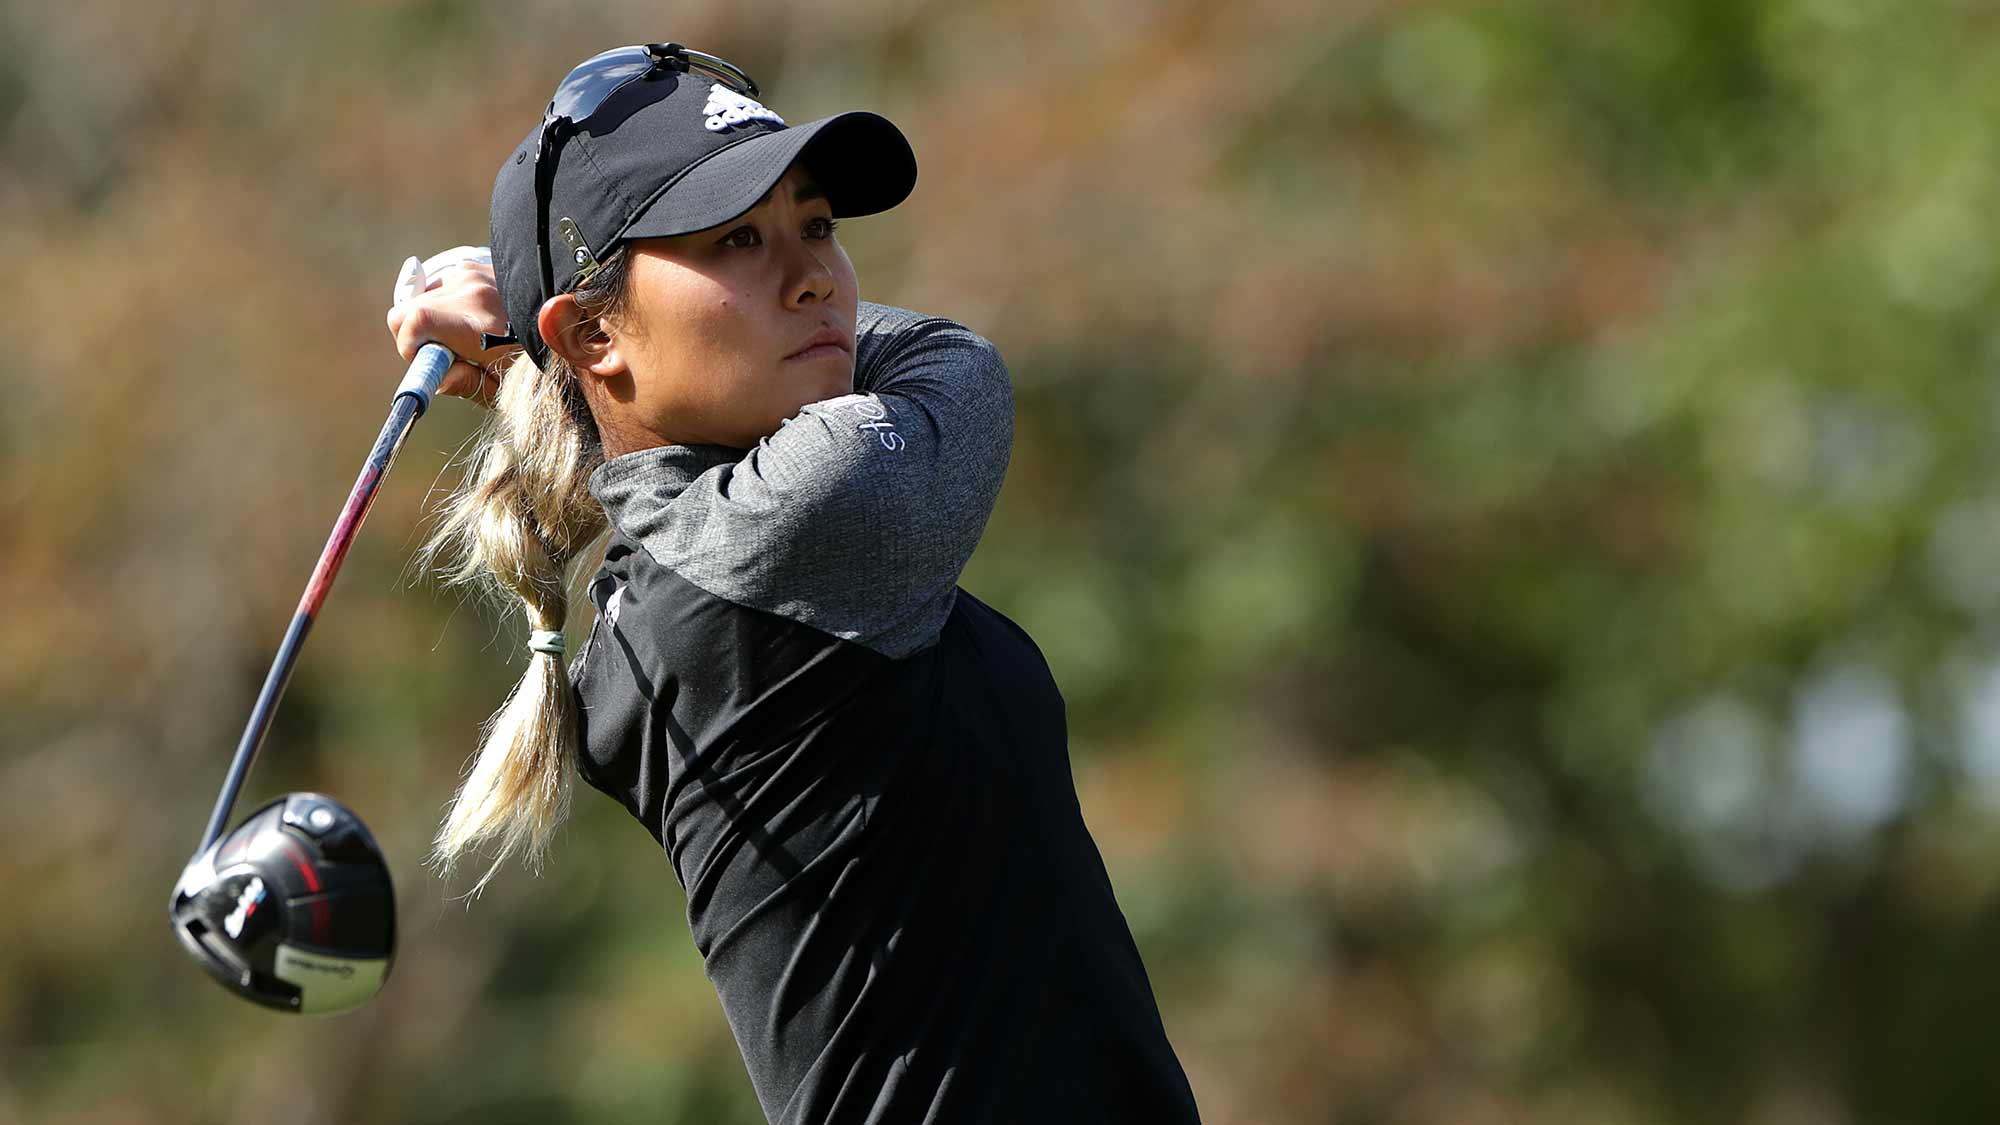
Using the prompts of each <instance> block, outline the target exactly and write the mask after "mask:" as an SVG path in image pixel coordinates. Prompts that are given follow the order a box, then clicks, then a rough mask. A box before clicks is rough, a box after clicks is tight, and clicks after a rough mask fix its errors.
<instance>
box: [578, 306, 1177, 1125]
mask: <svg viewBox="0 0 2000 1125" xmlns="http://www.w3.org/2000/svg"><path fill="white" fill-rule="evenodd" d="M858 328H859V340H858V347H857V354H856V376H855V378H856V387H857V390H858V391H859V392H860V393H857V394H854V395H850V396H845V397H843V398H838V399H832V400H828V401H826V402H821V403H815V404H813V405H811V406H808V407H806V408H805V409H804V410H803V411H802V412H801V413H800V415H799V416H798V417H796V418H793V419H791V420H790V421H788V422H787V423H786V424H785V425H784V426H783V427H782V428H781V429H780V430H779V432H778V433H776V434H774V435H772V436H771V437H769V438H766V439H765V440H764V441H762V442H760V443H759V445H758V446H757V448H755V449H752V450H740V449H723V448H717V447H686V446H673V447H663V448H658V449H650V450H644V451H641V452H637V453H632V454H628V455H626V456H623V457H620V458H617V459H615V460H613V461H610V462H608V463H606V464H605V465H604V466H602V467H601V468H599V469H598V471H597V472H596V473H595V474H593V476H592V478H591V489H592V491H593V493H594V494H595V495H596V496H597V497H598V499H599V500H600V502H602V503H603V505H604V507H605V511H606V513H607V514H608V515H609V517H610V519H611V523H612V528H613V531H612V539H611V546H610V550H609V552H608V554H607V556H606V559H605V563H604V567H603V570H602V571H601V572H600V573H599V575H598V577H597V579H596V581H595V583H594V584H593V586H592V589H591V596H592V600H593V601H594V602H595V604H596V606H597V610H598V621H597V624H596V626H595V627H594V628H593V630H592V634H591V639H590V640H589V642H587V644H586V646H585V648H584V649H583V651H582V652H581V653H579V655H578V658H577V660H576V661H575V662H574V665H573V667H572V675H573V678H574V681H575V684H576V688H577V691H578V694H579V698H580V702H581V704H582V709H581V713H582V733H583V745H584V753H583V754H582V756H581V760H580V767H581V771H582V773H583V776H584V778H585V779H586V780H587V781H588V782H589V783H590V784H591V785H592V786H594V787H596V788H597V789H600V790H602V791H603V792H605V793H607V794H609V795H610V796H611V797H613V798H615V799H616V800H618V801H619V802H620V803H621V804H623V805H624V806H625V808H626V809H627V810H628V811H630V812H631V813H632V815H633V816H635V817H637V818H638V819H639V820H640V821H641V822H642V823H643V824H645V825H646V827H647V829H648V830H649V831H651V832H652V833H653V835H654V836H655V837H656V838H657V839H659V841H660V842H661V844H662V846H663V847H664V848H665V850H666V854H667V856H668V858H669V859H670V860H671V861H672V863H673V867H674V871H675V873H676V874H677V875H678V876H679V878H680V880H681V883H682V885H683V886H684V887H685V888H686V891H687V900H688V923H689V927H690V929H691V930H692V933H693V936H694V940H695V943H696V945H697V947H698V948H699V949H700V951H701V955H702V958H703V960H704V961H705V963H706V965H707V970H708V975H709V977H710V979H711V980H712V981H713V982H714V984H715V989H716V993H717V995H718V996H719V997H720V998H721V1001H722V1007H723V1011H724V1012H725V1014H726V1015H727V1017H728V1020H729V1024H730V1027H731V1028H732V1030H733V1031H734V1032H735V1035H736V1040H737V1043H738V1044H739V1045H740V1047H741V1048H742V1052H743V1058H744V1061H745V1063H746V1064H747V1065H748V1067H749V1072H750V1078H751V1081H752V1084H753V1085H754V1086H755V1088H756V1091H757V1096H758V1099H759V1100H760V1101H761V1102H762V1104H763V1107H764V1111H765V1113H766V1114H767V1115H768V1116H769V1117H770V1119H771V1120H772V1121H773V1122H920V1121H935V1122H985V1121H990V1122H1070V1121H1074V1122H1109V1121H1132V1122H1141V1121H1143V1122H1161V1123H1164V1122H1184V1121H1194V1120H1196V1113H1195V1106H1194V1099H1193V1096H1192V1094H1191V1093H1190V1091H1189V1088H1188V1084H1187V1079H1186V1077H1185V1076H1184V1075H1183V1073H1182V1071H1181V1068H1180V1064H1179V1062H1178V1061H1177V1060H1176V1059H1175V1057H1174V1053H1173V1049H1172V1048H1171V1046H1169V1044H1168V1042H1167V1037H1166V1033H1165V1030H1164V1028H1163V1027H1162V1025H1161V1021H1160V1016H1159V1011H1158V1007H1157V1005H1156V1003H1155V1001H1154V999H1153V994H1152V989H1151V986H1150V985H1149V983H1148V981H1147V978H1146V971H1145V967H1144V966H1143V965H1142V964H1141V963H1140V959H1139V954H1138V950H1137V949H1136V948H1135V946H1134V944H1133V941H1132V936H1131V931H1130V929H1129V927H1127V925H1126V924H1125V919H1124V916H1123V915H1122V914H1121V913H1120V912H1119V909H1118V905H1117V902H1116V901H1115V900H1114V898H1113V895H1112V888H1111V883H1110V879H1109V878H1108V876H1107V875H1106V873H1105V868H1104V863H1103V860H1102V859H1101V858H1100V857H1099V855H1098V852H1097V848H1096V846H1095V844H1094V843H1093V842H1092V841H1091V838H1090V834H1089V832H1088V831H1087V830H1086V829H1085V827H1084V822H1083V817H1082V813H1081V810H1080V809H1079V807H1078V805H1077V799H1076V789H1075V785H1074V783H1073V781H1072V779H1071V776H1070V768H1069V757H1068V750H1067V735H1066V731H1065V727H1064V716H1063V700H1062V696H1061V694H1060V693H1059V692H1058V691H1057V689H1056V685H1055V682H1054V680H1053V678H1052V677H1051V676H1050V673H1049V668H1048V665H1047V663H1046V662H1045V661H1044V660H1043V658H1042V655H1041V652H1040V651H1039V650H1038V649H1037V648H1036V647H1035V644H1034V642H1033V641H1032V640H1031V639H1030V638H1029V637H1028V635H1027V634H1026V633H1025V632H1023V631H1022V630H1021V629H1020V628H1019V627H1018V626H1016V625H1015V624H1014V623H1013V622H1012V621H1009V620H1008V619H1007V618H1006V617H1005V616H1003V615H1001V614H1000V613H998V612H997V611H995V610H993V609H992V608H990V607H988V606H986V605H985V604H983V603H981V602H980V601H978V600H977V599H976V598H974V597H972V596H971V595H970V594H968V593H966V592H965V591H963V590H961V589H959V588H958V587H957V585H956V583H957V579H958V575H959V572H960V571H961V569H962V568H963V566H964V564H965V561H966V559H967V558H968V557H969V556H970V555H971V552H972V549H973V547H974V546H975V545H976V544H977V543H978V540H979V535H980V533H981V531H982V530H983V528H984V526H985V521H986V518H987V515H988V513H989V512H990V511H991V510H992V506H993V502H994V499H995V497H996V496H997V494H998V492H999V488H1000V482H1001V478H1002V477H1003V476H1004V474H1005V471H1006V464H1007V457H1008V450H1009V447H1010V444H1011V439H1012V404H1011V396H1010V391H1009V387H1008V381H1007V374H1006V369H1005V366H1004V365H1003V364H1002V363H1001V362H1000V359H999V357H998V355H997V354H996V353H995V352H994V350H993V348H992V346H991V345H990V344H988V343H987V342H986V341H984V340H982V339H980V338H979V337H977V336H975V335H973V334H972V333H970V332H968V331H967V330H965V329H964V328H962V327H959V326H958V325H955V324H952V323H950V322H948V321H942V320H936V319H932V318H926V317H920V316H917V315H916V314H913V313H908V312H905V311H902V310H898V309H889V308H885V307H882V306H876V305H866V304H864V305H863V306H862V307H861V323H860V325H859V326H858Z"/></svg>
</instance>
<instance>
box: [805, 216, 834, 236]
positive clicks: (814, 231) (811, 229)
mask: <svg viewBox="0 0 2000 1125" xmlns="http://www.w3.org/2000/svg"><path fill="white" fill-rule="evenodd" d="M839 226H840V224H839V223H836V222H834V221H833V220H832V219H814V220H813V221H812V222H809V223H807V224H806V237H807V238H832V237H833V232H834V230H835V229H836V228H838V227H839Z"/></svg>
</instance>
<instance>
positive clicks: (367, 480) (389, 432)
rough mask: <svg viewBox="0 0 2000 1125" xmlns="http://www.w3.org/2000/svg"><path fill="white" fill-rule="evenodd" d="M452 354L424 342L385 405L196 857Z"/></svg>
mask: <svg viewBox="0 0 2000 1125" xmlns="http://www.w3.org/2000/svg"><path fill="white" fill-rule="evenodd" d="M451 364H452V355H451V353H450V352H449V351H446V350H445V349H444V348H443V347H442V346H440V345H438V344H425V345H424V346H423V348H422V349H421V350H420V351H418V352H417V358H416V362H414V363H412V364H410V369H409V372H408V373H407V374H405V375H404V377H403V382H402V383H401V385H399V386H398V387H397V388H396V395H395V398H394V400H393V401H392V403H391V405H390V407H389V419H388V421H386V422H384V423H383V424H382V432H381V434H380V435H378V436H377V437H376V438H375V448H373V449H371V450H369V452H368V461H367V463H366V464H364V465H362V466H361V476H360V477H359V478H357V479H356V480H355V482H354V489H353V491H351V492H349V493H348V495H347V505H346V506H345V507H343V508H342V509H341V510H340V519H339V520H337V521H335V523H334V525H333V534H332V535H331V536H329V537H328V539H327V541H326V548H325V549H324V550H322V551H321V552H320V555H319V562H318V564H317V565H315V566H314V567H313V572H312V578H311V580H309V581H308V582H307V583H306V590H305V594H304V595H303V596H301V597H300V598H299V608H298V612H297V613H295V614H293V616H292V624H291V627H290V628H288V629H286V630H285V639H284V641H283V642H282V643H280V644H279V645H278V655H277V657H276V658H275V659H273V660H272V661H271V671H270V674H269V675H267V676H265V677H264V689H263V690H262V691H260V692H258V693H257V705H256V706H255V707H253V708H251V710H250V722H249V724H248V725H247V726H245V727H244V728H243V740H242V741H241V742H239V743H237V745H236V757H235V758H234V759H233V760H232V761H231V762H230V763H229V775H228V776H227V777H225V778H224V779H223V782H222V792H221V794H220V795H218V796H217V797H216V799H215V811H214V812H213V813H212V814H210V815H209V818H208V827H207V829H206V830H204V831H203V832H202V834H201V843H200V844H199V845H198V846H196V848H195V854H196V855H200V854H201V853H202V852H204V851H206V850H208V846H209V845H210V844H213V843H215V841H216V840H218V839H220V838H221V836H222V833H223V831H224V829H225V828H226V827H227V823H228V820H229V810H230V809H231V808H232V807H234V806H235V804H236V795H237V793H238V792H240V791H241V790H242V788H243V782H244V780H245V779H246V778H248V777H249V776H250V766H251V763H252V762H254V761H255V760H256V758H257V751H258V749H259V748H261V747H262V746H263V744H264V735H265V734H266V733H267V732H268V731H269V730H270V728H271V719H272V717H273V716H274V715H276V714H277V711H278V701H279V700H280V699H282V698H283V697H284V694H285V685H286V684H287V683H289V682H291V678H292V667H293V665H295V664H297V663H298V659H299V650H300V649H301V648H303V647H304V646H305V641H306V633H307V631H308V630H310V629H311V628H312V623H313V619H314V617H316V616H317V615H318V614H319V610H320V606H322V605H324V604H325V603H326V595H327V592H328V591H329V590H331V589H332V588H333V580H334V577H335V576H336V575H338V574H339V573H340V564H341V563H342V562H343V561H344V560H345V559H346V558H347V549H348V548H349V547H351V546H353V545H354V537H355V536H356V535H357V534H358V533H359V532H360V531H361V524H362V521H364V520H366V519H367V518H368V509H369V508H371V507H373V506H374V504H375V491H376V488H377V487H378V486H380V485H381V483H382V478H383V477H385V476H387V475H388V474H389V467H390V466H391V465H393V464H395V462H396V452H397V451H398V450H399V449H401V448H402V446H403V439H404V438H405V437H407V436H409V432H410V427H411V426H413V425H415V424H416V421H417V419H418V418H420V417H422V416H423V413H424V410H425V409H426V408H428V407H429V406H430V401H431V396H432V395H434V394H436V393H437V388H438V384H439V383H441V382H443V381H444V376H445V372H447V371H449V370H451Z"/></svg>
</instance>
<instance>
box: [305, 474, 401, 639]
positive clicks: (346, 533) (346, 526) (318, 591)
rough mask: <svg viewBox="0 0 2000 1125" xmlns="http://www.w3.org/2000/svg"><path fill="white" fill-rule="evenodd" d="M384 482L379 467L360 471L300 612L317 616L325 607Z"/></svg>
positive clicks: (322, 555)
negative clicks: (355, 536)
mask: <svg viewBox="0 0 2000 1125" xmlns="http://www.w3.org/2000/svg"><path fill="white" fill-rule="evenodd" d="M381 482H382V470H381V468H380V467H378V466H375V465H370V466H368V467H367V468H365V469H363V470H361V479H359V480H357V481H355V482H354V491H352V492H350V493H348V494H347V506H346V507H344V508H342V509H341V510H340V519H339V520H338V521H336V522H335V523H334V525H333V534H332V535H330V536H328V537H327V540H326V549H325V550H322V551H321V552H320V554H319V563H318V565H316V566H314V567H313V573H312V580H311V581H309V582H307V583H306V592H305V595H304V596H303V597H301V598H299V610H298V611H299V612H300V613H303V614H305V615H306V616H307V617H314V616H317V615H318V613H319V607H320V606H322V605H325V604H326V595H327V593H328V592H329V591H331V590H332V589H333V577H334V575H336V574H339V573H340V564H341V563H342V562H343V561H345V560H346V558H347V549H348V548H349V547H352V546H354V535H355V532H357V531H359V530H360V529H361V521H362V520H365V519H367V518H368V509H370V508H372V507H374V506H375V486H376V485H378V484H380V483H381Z"/></svg>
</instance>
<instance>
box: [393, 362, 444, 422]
mask: <svg viewBox="0 0 2000 1125" xmlns="http://www.w3.org/2000/svg"><path fill="white" fill-rule="evenodd" d="M452 360H453V356H452V354H451V352H449V351H447V350H446V349H445V346H444V345H443V344H425V345H424V346H423V347H421V348H418V349H417V358H416V359H415V360H413V361H411V363H410V370H409V372H408V373H406V374H405V375H404V376H403V381H402V382H401V383H400V384H398V385H397V387H396V397H398V398H400V397H402V396H403V395H412V396H414V397H415V398H416V400H417V414H418V415H419V416H421V415H422V414H423V412H424V411H426V410H428V409H430V405H431V396H433V395H435V394H437V389H438V386H439V385H440V384H442V383H443V382H444V377H445V375H446V373H448V372H449V371H450V370H451V365H452Z"/></svg>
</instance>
